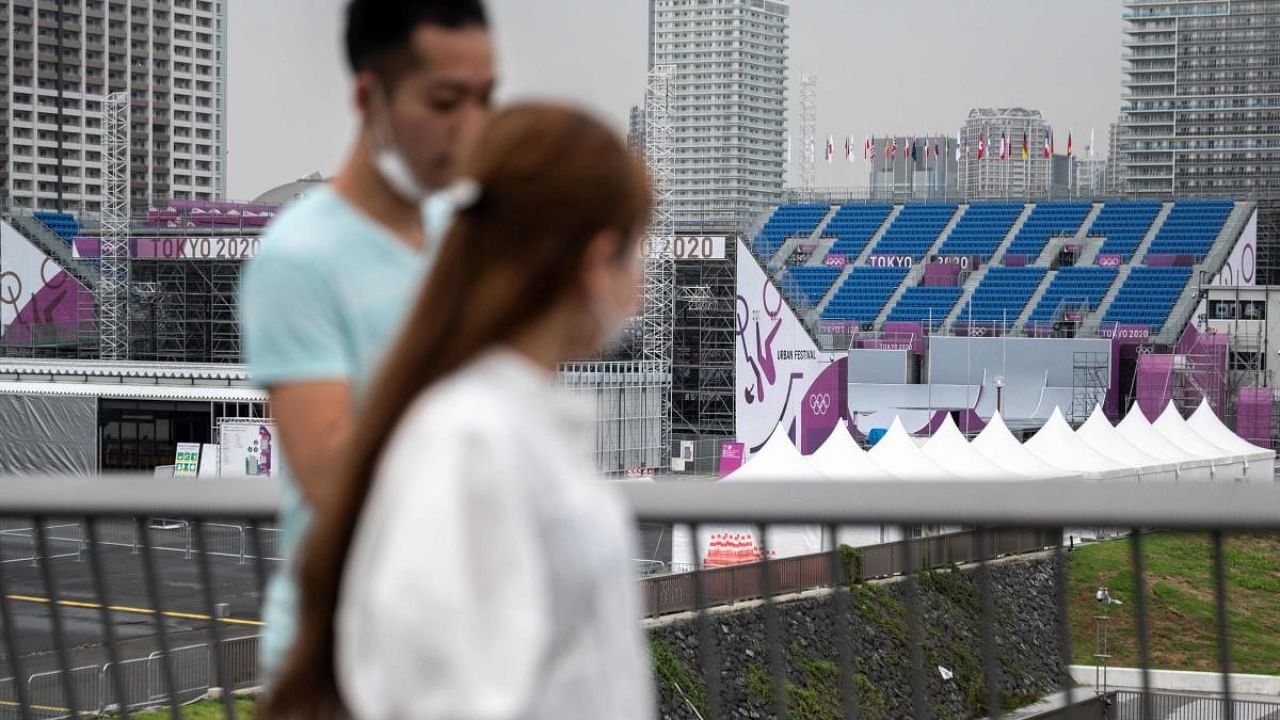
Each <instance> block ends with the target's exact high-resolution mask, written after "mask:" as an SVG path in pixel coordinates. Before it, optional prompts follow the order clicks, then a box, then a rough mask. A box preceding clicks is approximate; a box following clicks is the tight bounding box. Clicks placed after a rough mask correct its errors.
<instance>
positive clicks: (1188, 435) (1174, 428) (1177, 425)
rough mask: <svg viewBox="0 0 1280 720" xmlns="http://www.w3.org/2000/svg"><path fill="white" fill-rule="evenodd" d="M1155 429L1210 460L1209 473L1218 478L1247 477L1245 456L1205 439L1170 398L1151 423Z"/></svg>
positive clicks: (1228, 479) (1169, 439)
mask: <svg viewBox="0 0 1280 720" xmlns="http://www.w3.org/2000/svg"><path fill="white" fill-rule="evenodd" d="M1151 427H1152V428H1154V429H1155V431H1156V432H1158V433H1160V434H1161V435H1163V436H1164V438H1165V439H1166V440H1168V441H1169V442H1171V443H1173V444H1174V445H1177V446H1178V447H1179V448H1182V449H1183V450H1185V451H1186V452H1189V453H1191V454H1192V455H1195V456H1196V457H1199V458H1203V459H1205V460H1208V461H1209V463H1210V469H1211V472H1210V476H1211V477H1212V478H1213V479H1214V480H1217V481H1220V482H1221V481H1234V480H1242V479H1243V478H1244V463H1245V460H1244V456H1243V455H1241V454H1239V453H1235V452H1232V451H1230V450H1227V449H1226V448H1222V447H1219V446H1217V445H1215V444H1214V443H1212V442H1209V441H1208V440H1206V439H1204V437H1202V436H1201V435H1200V433H1198V432H1196V431H1195V430H1193V429H1192V428H1191V426H1190V425H1188V424H1187V421H1186V420H1183V419H1182V413H1180V412H1178V408H1177V407H1176V406H1175V405H1174V404H1173V401H1172V400H1170V401H1169V404H1168V405H1166V406H1165V408H1164V412H1162V413H1160V417H1158V418H1156V421H1155V422H1153V423H1151Z"/></svg>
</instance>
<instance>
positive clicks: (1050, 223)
mask: <svg viewBox="0 0 1280 720" xmlns="http://www.w3.org/2000/svg"><path fill="white" fill-rule="evenodd" d="M1091 210H1093V203H1091V202H1088V201H1083V200H1082V201H1075V200H1072V201H1066V202H1042V203H1037V204H1036V206H1035V207H1034V208H1032V209H1031V214H1030V215H1028V216H1027V221H1026V222H1024V223H1023V224H1022V227H1021V228H1019V229H1018V234H1017V235H1016V236H1014V238H1013V242H1011V243H1009V247H1008V249H1006V250H1005V253H1006V254H1012V255H1025V256H1027V258H1028V262H1034V261H1035V259H1036V258H1037V257H1039V256H1040V253H1042V252H1044V246H1045V245H1047V244H1049V238H1051V237H1054V236H1056V235H1074V234H1076V233H1077V232H1079V231H1080V225H1081V224H1082V223H1084V219H1085V218H1086V217H1088V216H1089V212H1090V211H1091Z"/></svg>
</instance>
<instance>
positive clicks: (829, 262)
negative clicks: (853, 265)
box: [822, 254, 849, 268]
mask: <svg viewBox="0 0 1280 720" xmlns="http://www.w3.org/2000/svg"><path fill="white" fill-rule="evenodd" d="M822 264H823V265H826V266H827V267H834V268H842V267H844V266H845V265H848V264H849V256H848V255H834V254H833V255H828V256H826V257H825V258H823V260H822Z"/></svg>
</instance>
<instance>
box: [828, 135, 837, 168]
mask: <svg viewBox="0 0 1280 720" xmlns="http://www.w3.org/2000/svg"><path fill="white" fill-rule="evenodd" d="M835 154H836V141H835V138H833V137H831V136H830V135H828V136H827V162H831V158H833V157H835Z"/></svg>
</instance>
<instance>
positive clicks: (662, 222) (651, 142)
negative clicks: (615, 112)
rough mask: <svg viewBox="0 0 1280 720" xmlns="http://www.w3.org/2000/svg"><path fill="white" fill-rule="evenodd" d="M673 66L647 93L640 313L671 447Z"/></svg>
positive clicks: (661, 70) (654, 75)
mask: <svg viewBox="0 0 1280 720" xmlns="http://www.w3.org/2000/svg"><path fill="white" fill-rule="evenodd" d="M674 77H675V67H674V66H672V65H657V66H655V67H654V68H653V69H652V70H650V71H649V76H648V85H647V87H646V90H645V123H646V128H645V159H646V161H647V162H648V165H649V174H650V178H651V181H652V182H653V189H654V199H655V201H654V212H653V220H652V224H651V226H650V231H649V232H650V237H649V241H648V243H646V245H647V247H646V248H645V257H644V261H645V268H644V308H643V311H642V313H643V314H642V318H641V320H642V339H641V341H642V346H641V347H642V357H643V359H644V361H645V362H646V363H649V364H651V365H652V366H653V367H654V369H655V370H656V371H657V374H658V375H659V376H661V377H665V378H666V388H667V390H666V392H665V393H664V397H663V400H662V410H661V415H662V417H663V418H664V420H663V423H662V433H661V445H660V447H663V448H670V445H671V442H670V441H671V368H672V364H671V360H672V352H673V350H672V342H673V340H672V324H673V318H674V302H675V258H674V257H673V255H672V252H671V241H672V237H673V236H674V235H675V207H674V203H673V202H672V201H673V197H674V192H673V190H672V187H671V170H672V168H671V164H672V153H673V151H674V141H673V140H674V138H673V128H672V117H671V108H672V93H673V92H674V89H675V87H674V86H675V83H674Z"/></svg>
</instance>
